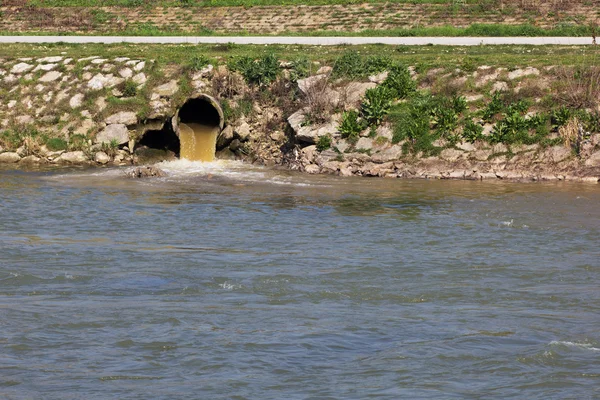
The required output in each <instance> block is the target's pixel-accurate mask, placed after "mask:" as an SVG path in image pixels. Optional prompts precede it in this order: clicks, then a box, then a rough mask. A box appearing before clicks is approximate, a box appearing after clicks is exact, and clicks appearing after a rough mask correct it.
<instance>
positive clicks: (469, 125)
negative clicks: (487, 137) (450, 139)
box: [462, 119, 483, 143]
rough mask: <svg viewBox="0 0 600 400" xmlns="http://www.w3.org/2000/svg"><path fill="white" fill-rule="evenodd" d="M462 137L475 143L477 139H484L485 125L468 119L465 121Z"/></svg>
mask: <svg viewBox="0 0 600 400" xmlns="http://www.w3.org/2000/svg"><path fill="white" fill-rule="evenodd" d="M462 137H463V139H464V140H465V141H467V142H469V143H474V142H476V141H477V140H481V139H483V126H481V125H479V124H476V123H474V122H473V120H471V119H468V120H467V122H465V126H464V129H463V133H462Z"/></svg>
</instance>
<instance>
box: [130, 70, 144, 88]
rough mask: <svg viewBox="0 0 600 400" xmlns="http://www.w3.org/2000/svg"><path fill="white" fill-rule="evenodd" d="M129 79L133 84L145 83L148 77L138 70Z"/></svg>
mask: <svg viewBox="0 0 600 400" xmlns="http://www.w3.org/2000/svg"><path fill="white" fill-rule="evenodd" d="M131 80H132V81H133V83H135V84H138V85H143V84H144V83H146V81H147V80H148V78H146V74H144V73H143V72H140V73H139V74H137V75H135V76H134V77H133V78H131Z"/></svg>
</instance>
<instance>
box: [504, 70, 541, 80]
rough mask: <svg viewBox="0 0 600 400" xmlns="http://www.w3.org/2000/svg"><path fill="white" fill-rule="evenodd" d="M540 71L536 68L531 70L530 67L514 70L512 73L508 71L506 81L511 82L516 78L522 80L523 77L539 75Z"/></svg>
mask: <svg viewBox="0 0 600 400" xmlns="http://www.w3.org/2000/svg"><path fill="white" fill-rule="evenodd" d="M539 74H540V71H539V70H538V69H537V68H532V67H527V68H525V69H516V70H514V71H510V72H509V73H508V79H510V80H511V81H512V80H513V79H517V78H522V77H524V76H529V75H536V76H537V75H539Z"/></svg>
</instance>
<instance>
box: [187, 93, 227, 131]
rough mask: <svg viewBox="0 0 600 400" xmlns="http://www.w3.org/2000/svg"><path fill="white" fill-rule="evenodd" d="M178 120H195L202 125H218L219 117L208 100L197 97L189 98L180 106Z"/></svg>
mask: <svg viewBox="0 0 600 400" xmlns="http://www.w3.org/2000/svg"><path fill="white" fill-rule="evenodd" d="M179 120H180V121H181V122H183V123H186V122H195V123H198V124H202V125H210V126H219V123H220V122H221V117H220V116H219V112H218V111H217V110H216V109H215V107H214V106H213V105H212V104H211V103H210V101H208V100H206V99H203V98H198V99H189V100H188V101H187V102H186V103H185V104H184V105H183V107H181V109H180V110H179Z"/></svg>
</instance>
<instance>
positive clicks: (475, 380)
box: [0, 162, 600, 399]
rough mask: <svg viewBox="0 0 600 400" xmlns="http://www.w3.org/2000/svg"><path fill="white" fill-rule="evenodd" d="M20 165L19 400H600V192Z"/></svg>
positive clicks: (11, 391)
mask: <svg viewBox="0 0 600 400" xmlns="http://www.w3.org/2000/svg"><path fill="white" fill-rule="evenodd" d="M163 168H165V169H166V170H167V171H168V172H169V173H170V176H169V177H168V178H159V179H152V180H137V181H136V180H126V179H123V178H121V174H122V170H117V169H113V170H84V171H82V170H73V171H65V170H59V171H48V172H37V173H32V172H22V171H11V170H4V171H0V398H3V399H40V398H43V399H112V398H114V399H117V398H118V399H367V398H377V399H400V398H406V399H422V398H431V399H440V398H444V399H447V398H456V399H459V398H460V399H462V398H477V399H484V398H485V399H490V398H495V399H508V398H515V399H549V398H552V399H565V398H572V399H585V398H588V399H591V398H599V397H600V329H599V327H600V290H598V283H599V282H600V261H599V260H600V250H599V246H598V245H599V243H600V206H599V205H600V187H599V186H596V185H575V184H563V185H560V184H551V185H550V184H549V185H545V184H510V183H504V184H500V183H481V182H451V181H444V182H436V181H402V180H387V179H364V178H363V179H342V178H334V177H322V176H320V177H312V176H303V175H291V174H289V173H287V172H275V171H269V170H263V169H257V168H253V167H248V166H241V165H239V164H229V165H222V164H193V163H189V162H176V163H172V164H166V165H163Z"/></svg>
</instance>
